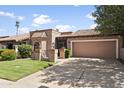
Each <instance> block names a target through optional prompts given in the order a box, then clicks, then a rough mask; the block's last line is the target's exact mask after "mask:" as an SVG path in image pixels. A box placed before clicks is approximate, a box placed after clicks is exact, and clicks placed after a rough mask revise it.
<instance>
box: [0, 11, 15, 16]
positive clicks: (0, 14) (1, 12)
mask: <svg viewBox="0 0 124 93" xmlns="http://www.w3.org/2000/svg"><path fill="white" fill-rule="evenodd" d="M0 16H7V17H10V18H15V15H14V13H9V12H3V11H0Z"/></svg>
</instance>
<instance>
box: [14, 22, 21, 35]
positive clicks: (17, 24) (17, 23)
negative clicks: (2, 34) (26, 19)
mask: <svg viewBox="0 0 124 93" xmlns="http://www.w3.org/2000/svg"><path fill="white" fill-rule="evenodd" d="M19 23H20V22H19V21H16V25H15V26H16V28H17V31H16V35H18V30H19Z"/></svg>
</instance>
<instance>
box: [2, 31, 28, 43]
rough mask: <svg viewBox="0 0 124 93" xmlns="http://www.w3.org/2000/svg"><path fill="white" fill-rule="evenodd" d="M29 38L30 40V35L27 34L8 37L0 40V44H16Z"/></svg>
mask: <svg viewBox="0 0 124 93" xmlns="http://www.w3.org/2000/svg"><path fill="white" fill-rule="evenodd" d="M29 38H30V35H29V33H28V34H22V35H18V36H10V37H6V38H1V39H0V42H3V41H16V42H18V41H22V40H26V39H29Z"/></svg>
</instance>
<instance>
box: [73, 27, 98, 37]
mask: <svg viewBox="0 0 124 93" xmlns="http://www.w3.org/2000/svg"><path fill="white" fill-rule="evenodd" d="M99 34H100V33H99V32H96V31H95V30H94V29H86V30H78V31H76V32H74V33H73V34H72V35H76V36H77V35H83V36H87V35H99Z"/></svg>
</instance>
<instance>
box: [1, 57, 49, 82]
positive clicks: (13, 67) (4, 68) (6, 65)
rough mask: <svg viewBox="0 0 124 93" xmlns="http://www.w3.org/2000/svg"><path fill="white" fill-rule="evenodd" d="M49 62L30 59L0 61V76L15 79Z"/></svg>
mask: <svg viewBox="0 0 124 93" xmlns="http://www.w3.org/2000/svg"><path fill="white" fill-rule="evenodd" d="M49 63H50V62H46V61H36V60H30V59H18V60H15V61H4V62H0V78H3V79H7V80H12V81H16V80H18V79H20V78H22V77H25V76H27V75H30V74H32V73H34V72H37V71H39V70H42V69H44V68H46V67H48V66H49V65H48V64H49Z"/></svg>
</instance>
